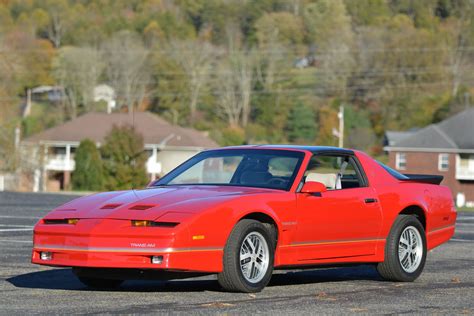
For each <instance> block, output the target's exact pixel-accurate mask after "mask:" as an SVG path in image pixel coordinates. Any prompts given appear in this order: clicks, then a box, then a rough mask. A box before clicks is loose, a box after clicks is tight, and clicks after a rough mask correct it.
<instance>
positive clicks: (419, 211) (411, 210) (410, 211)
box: [398, 204, 427, 232]
mask: <svg viewBox="0 0 474 316" xmlns="http://www.w3.org/2000/svg"><path fill="white" fill-rule="evenodd" d="M398 215H414V216H415V217H416V218H418V220H419V221H420V223H421V225H422V226H423V229H424V230H425V232H426V227H427V222H426V220H427V216H426V211H425V210H424V209H423V208H422V207H421V206H419V205H416V204H413V205H409V206H407V207H405V208H404V209H403V210H401V211H400V212H399V213H398Z"/></svg>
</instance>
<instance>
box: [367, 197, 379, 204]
mask: <svg viewBox="0 0 474 316" xmlns="http://www.w3.org/2000/svg"><path fill="white" fill-rule="evenodd" d="M364 202H365V203H367V204H369V203H377V199H374V198H369V199H365V200H364Z"/></svg>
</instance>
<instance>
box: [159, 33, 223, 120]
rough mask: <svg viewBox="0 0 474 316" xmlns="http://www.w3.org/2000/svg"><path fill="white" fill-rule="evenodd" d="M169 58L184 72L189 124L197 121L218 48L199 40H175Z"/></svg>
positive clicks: (169, 50) (170, 45) (171, 43)
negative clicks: (198, 110) (203, 90)
mask: <svg viewBox="0 0 474 316" xmlns="http://www.w3.org/2000/svg"><path fill="white" fill-rule="evenodd" d="M168 56H169V57H170V58H171V59H172V60H174V61H175V62H176V63H177V64H178V65H179V66H180V67H181V68H182V70H183V73H184V74H185V76H186V86H187V90H188V98H189V101H188V102H189V122H190V123H191V124H193V123H194V122H195V119H196V113H197V104H198V101H199V97H200V94H201V91H202V89H203V87H204V85H205V84H206V83H207V81H208V80H209V72H210V71H211V64H212V62H213V61H214V58H215V57H216V48H214V47H213V46H212V45H211V44H209V43H206V42H202V41H199V40H174V41H171V42H170V43H169V48H168Z"/></svg>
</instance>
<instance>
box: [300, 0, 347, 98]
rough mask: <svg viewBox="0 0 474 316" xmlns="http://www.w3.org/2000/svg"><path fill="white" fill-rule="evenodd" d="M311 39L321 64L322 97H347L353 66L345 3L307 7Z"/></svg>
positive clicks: (331, 0)
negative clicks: (348, 81) (347, 87)
mask: <svg viewBox="0 0 474 316" xmlns="http://www.w3.org/2000/svg"><path fill="white" fill-rule="evenodd" d="M303 17H304V23H305V25H306V28H307V32H308V39H309V41H310V43H311V44H313V45H314V47H315V58H316V60H317V62H318V64H319V69H320V72H319V74H318V86H317V87H316V91H317V92H318V94H319V95H323V96H333V95H338V96H340V95H342V96H343V97H345V94H346V86H347V80H348V78H349V77H350V75H351V71H352V68H353V65H354V61H353V53H352V51H353V42H354V34H353V32H352V29H351V19H350V16H349V15H348V14H347V12H346V8H345V5H344V2H343V1H342V0H317V1H316V2H314V3H311V4H308V5H307V6H306V7H305V11H304V14H303Z"/></svg>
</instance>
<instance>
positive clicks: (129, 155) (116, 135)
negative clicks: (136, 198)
mask: <svg viewBox="0 0 474 316" xmlns="http://www.w3.org/2000/svg"><path fill="white" fill-rule="evenodd" d="M143 148H144V144H143V136H142V135H140V134H138V133H137V131H136V130H135V129H134V128H133V126H130V125H123V126H114V127H113V128H112V130H111V131H110V133H109V134H107V136H106V137H105V141H104V146H102V148H101V153H102V159H103V161H104V169H105V188H106V189H108V190H124V189H130V188H137V187H142V186H144V185H146V183H147V175H146V169H145V164H146V161H147V156H146V153H145V151H144V150H143Z"/></svg>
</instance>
